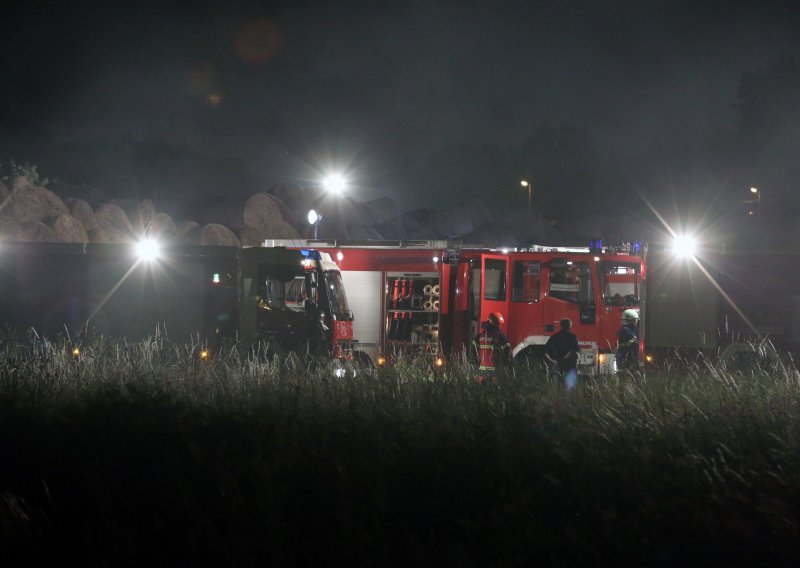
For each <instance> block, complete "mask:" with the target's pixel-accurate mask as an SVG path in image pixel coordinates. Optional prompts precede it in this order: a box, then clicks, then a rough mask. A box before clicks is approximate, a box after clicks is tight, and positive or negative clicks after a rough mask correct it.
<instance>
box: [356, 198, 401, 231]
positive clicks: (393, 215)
mask: <svg viewBox="0 0 800 568" xmlns="http://www.w3.org/2000/svg"><path fill="white" fill-rule="evenodd" d="M361 207H362V208H363V210H364V211H365V212H366V214H367V216H368V217H369V219H370V220H371V222H372V224H373V225H374V226H378V225H385V224H387V223H391V222H394V221H397V220H398V219H399V217H400V215H399V214H398V212H397V205H396V204H395V202H394V201H393V200H392V199H390V198H389V197H381V198H380V199H375V200H373V201H368V202H366V203H362V204H361Z"/></svg>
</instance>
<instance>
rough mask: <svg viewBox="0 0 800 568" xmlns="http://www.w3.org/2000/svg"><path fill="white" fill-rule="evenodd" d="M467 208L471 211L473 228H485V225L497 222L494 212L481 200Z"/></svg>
mask: <svg viewBox="0 0 800 568" xmlns="http://www.w3.org/2000/svg"><path fill="white" fill-rule="evenodd" d="M465 207H467V210H468V211H469V216H470V219H472V226H473V227H476V228H477V227H483V226H484V225H489V224H491V223H495V222H497V219H496V218H495V216H494V214H493V213H492V211H491V210H490V209H489V208H488V207H487V206H486V204H485V203H484V202H483V201H481V200H480V199H478V200H475V201H473V202H472V203H469V204H468V205H466V206H465Z"/></svg>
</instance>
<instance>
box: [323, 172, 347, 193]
mask: <svg viewBox="0 0 800 568" xmlns="http://www.w3.org/2000/svg"><path fill="white" fill-rule="evenodd" d="M322 186H323V187H324V188H325V189H326V190H327V191H329V192H330V193H333V194H334V195H337V196H338V197H342V196H343V195H344V190H345V188H346V187H347V180H346V179H344V176H342V175H340V174H331V175H329V176H327V177H326V178H325V179H324V180H322Z"/></svg>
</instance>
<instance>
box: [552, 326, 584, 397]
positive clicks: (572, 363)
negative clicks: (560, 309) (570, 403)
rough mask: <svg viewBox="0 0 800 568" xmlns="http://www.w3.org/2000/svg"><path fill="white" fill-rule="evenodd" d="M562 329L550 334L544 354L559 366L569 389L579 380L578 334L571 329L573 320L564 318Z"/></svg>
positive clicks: (559, 371) (559, 370) (560, 373)
mask: <svg viewBox="0 0 800 568" xmlns="http://www.w3.org/2000/svg"><path fill="white" fill-rule="evenodd" d="M560 326H561V329H560V330H559V331H558V332H557V333H554V334H553V335H551V336H550V338H549V339H548V340H547V343H545V345H544V355H545V357H547V359H548V360H549V361H551V362H552V363H553V365H555V366H557V367H558V373H559V375H560V376H561V377H562V378H563V379H564V384H565V385H566V387H567V390H572V388H573V387H574V386H575V385H576V384H577V382H578V351H580V346H579V345H578V338H577V336H576V335H575V334H574V333H572V332H571V331H570V329H572V320H570V319H569V318H564V319H562V320H561V322H560Z"/></svg>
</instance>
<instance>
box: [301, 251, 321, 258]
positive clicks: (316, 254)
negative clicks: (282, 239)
mask: <svg viewBox="0 0 800 568" xmlns="http://www.w3.org/2000/svg"><path fill="white" fill-rule="evenodd" d="M300 254H302V255H303V258H305V259H307V260H322V255H321V254H320V252H319V251H318V250H308V249H301V250H300Z"/></svg>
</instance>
